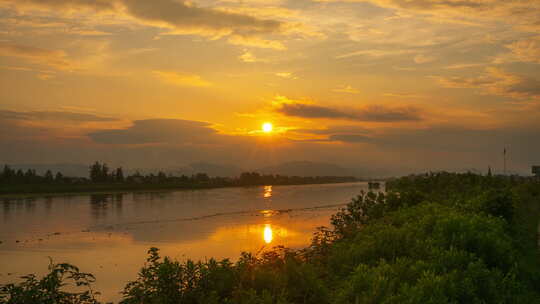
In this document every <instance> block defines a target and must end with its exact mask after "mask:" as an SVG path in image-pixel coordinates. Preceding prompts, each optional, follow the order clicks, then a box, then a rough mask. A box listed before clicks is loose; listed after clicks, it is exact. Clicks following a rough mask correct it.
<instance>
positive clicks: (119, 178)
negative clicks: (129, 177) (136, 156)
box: [114, 167, 125, 182]
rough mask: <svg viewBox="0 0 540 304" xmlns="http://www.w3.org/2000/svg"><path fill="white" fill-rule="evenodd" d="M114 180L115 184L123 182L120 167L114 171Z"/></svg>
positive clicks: (122, 172) (122, 173)
mask: <svg viewBox="0 0 540 304" xmlns="http://www.w3.org/2000/svg"><path fill="white" fill-rule="evenodd" d="M114 179H115V180H116V181H117V182H124V180H125V179H124V171H123V170H122V167H119V168H116V171H115V173H114Z"/></svg>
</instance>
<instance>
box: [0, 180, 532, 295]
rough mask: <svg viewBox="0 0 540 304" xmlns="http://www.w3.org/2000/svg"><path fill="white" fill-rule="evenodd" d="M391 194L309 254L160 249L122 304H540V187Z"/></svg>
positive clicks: (341, 222) (321, 235) (390, 190)
mask: <svg viewBox="0 0 540 304" xmlns="http://www.w3.org/2000/svg"><path fill="white" fill-rule="evenodd" d="M386 188H387V192H386V193H373V192H369V193H361V194H360V195H359V196H358V197H356V198H354V199H353V200H352V201H351V202H350V203H349V204H348V205H347V207H346V208H344V209H342V210H340V211H339V212H338V213H336V214H335V215H334V216H333V217H332V219H331V227H330V228H324V227H321V228H319V229H318V231H317V233H316V234H315V236H314V238H313V241H312V244H311V245H310V246H309V247H308V248H305V249H302V250H289V249H286V248H275V249H274V250H273V251H269V252H264V253H261V254H260V255H252V254H248V253H244V254H242V256H241V257H240V258H239V259H238V261H236V262H234V263H233V262H231V261H229V260H227V259H225V260H222V261H216V260H208V261H204V262H193V261H187V262H183V263H181V262H178V261H173V260H171V259H169V258H161V257H160V256H159V251H158V249H156V248H152V249H150V251H149V258H148V260H147V263H146V264H145V266H144V267H143V268H142V269H141V271H140V273H139V276H138V278H137V279H136V280H135V281H133V282H131V283H129V284H128V285H127V286H126V287H125V289H124V291H123V301H122V302H121V303H122V304H134V303H145V304H146V303H148V304H152V303H156V304H157V303H164V304H166V303H246V304H247V303H254V304H255V303H261V304H262V303H265V304H266V303H276V304H277V303H540V290H539V286H540V255H539V248H537V225H538V221H539V215H540V182H539V181H538V180H534V179H532V178H523V177H503V176H486V177H484V176H479V175H474V174H452V173H434V174H426V175H415V176H409V177H404V178H399V179H395V180H391V181H388V183H387V184H386ZM31 279H32V280H33V278H31ZM24 284H29V283H28V281H27V282H25V283H22V284H21V285H10V287H3V288H2V289H1V291H0V299H3V300H0V303H34V302H28V301H21V300H19V301H14V300H13V299H15V298H14V296H15V295H16V296H20V295H21V294H24V293H25V289H24ZM33 284H34V283H32V284H30V285H33ZM13 290H16V291H17V293H13V292H12V291H13ZM28 290H29V292H30V291H31V292H33V293H38V294H39V293H40V292H42V289H40V288H29V289H28ZM43 292H45V291H43ZM47 292H49V291H48V290H47ZM56 292H59V291H58V290H56ZM17 299H24V298H17ZM2 301H3V302H2ZM59 303H61V302H59ZM77 303H78V302H77ZM80 303H86V302H80Z"/></svg>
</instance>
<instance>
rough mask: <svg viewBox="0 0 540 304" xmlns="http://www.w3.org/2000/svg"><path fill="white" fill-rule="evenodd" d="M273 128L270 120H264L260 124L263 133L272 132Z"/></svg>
mask: <svg viewBox="0 0 540 304" xmlns="http://www.w3.org/2000/svg"><path fill="white" fill-rule="evenodd" d="M273 129H274V126H273V125H272V123H271V122H265V123H263V125H262V131H263V132H264V133H270V132H272V130H273Z"/></svg>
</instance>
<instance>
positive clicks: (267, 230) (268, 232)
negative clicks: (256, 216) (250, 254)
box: [263, 224, 274, 244]
mask: <svg viewBox="0 0 540 304" xmlns="http://www.w3.org/2000/svg"><path fill="white" fill-rule="evenodd" d="M273 238H274V236H273V232H272V226H270V224H266V225H264V232H263V239H264V242H265V243H266V244H270V243H271V242H272V239H273Z"/></svg>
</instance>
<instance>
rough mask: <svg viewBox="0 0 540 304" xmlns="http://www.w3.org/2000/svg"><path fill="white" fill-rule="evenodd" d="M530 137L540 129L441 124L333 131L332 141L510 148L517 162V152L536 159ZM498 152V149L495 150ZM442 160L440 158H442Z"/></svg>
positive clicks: (539, 148) (485, 151) (436, 148)
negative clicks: (342, 132) (376, 130)
mask: <svg viewBox="0 0 540 304" xmlns="http://www.w3.org/2000/svg"><path fill="white" fill-rule="evenodd" d="M531 138H540V128H538V126H534V127H524V126H518V127H512V126H509V127H505V128H491V129H474V128H470V127H461V126H459V127H458V126H451V125H439V126H431V127H427V128H424V129H391V130H385V131H383V132H377V133H375V132H372V133H370V134H366V133H362V134H333V135H330V136H329V140H330V141H340V142H344V143H353V144H358V143H364V144H372V145H376V146H379V147H382V148H386V149H397V150H399V151H402V152H404V151H405V150H421V151H422V153H426V154H429V153H431V152H445V153H466V154H468V155H471V156H472V155H475V154H477V155H481V156H483V157H486V158H487V157H489V156H490V155H493V154H497V155H498V152H497V151H498V149H500V150H501V152H502V149H503V147H505V146H506V147H507V148H508V149H509V150H510V151H512V154H513V155H512V157H513V158H514V159H515V160H516V161H517V160H518V159H519V158H518V157H519V156H518V155H521V156H522V157H523V158H522V159H523V160H527V161H529V160H531V159H534V155H535V154H537V153H539V152H540V144H539V143H536V142H534V143H533V142H531V141H530V139H531ZM494 151H495V152H494ZM439 161H440V160H439Z"/></svg>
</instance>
